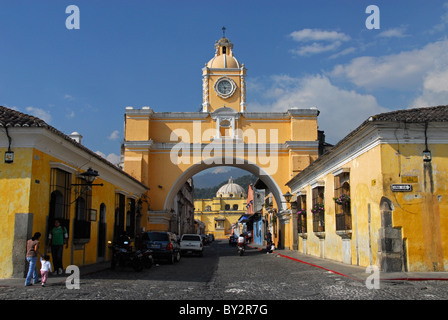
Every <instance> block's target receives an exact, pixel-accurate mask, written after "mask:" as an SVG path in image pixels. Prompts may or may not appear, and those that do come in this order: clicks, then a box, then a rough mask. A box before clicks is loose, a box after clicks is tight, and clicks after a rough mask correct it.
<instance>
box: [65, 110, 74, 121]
mask: <svg viewBox="0 0 448 320" xmlns="http://www.w3.org/2000/svg"><path fill="white" fill-rule="evenodd" d="M74 117H75V111H73V110H71V111H70V112H69V113H68V114H67V118H69V119H73V118H74Z"/></svg>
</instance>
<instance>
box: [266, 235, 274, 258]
mask: <svg viewBox="0 0 448 320" xmlns="http://www.w3.org/2000/svg"><path fill="white" fill-rule="evenodd" d="M272 245H273V243H272V234H271V231H269V230H268V233H266V251H267V253H271V252H272Z"/></svg>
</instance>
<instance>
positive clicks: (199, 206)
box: [194, 177, 247, 239]
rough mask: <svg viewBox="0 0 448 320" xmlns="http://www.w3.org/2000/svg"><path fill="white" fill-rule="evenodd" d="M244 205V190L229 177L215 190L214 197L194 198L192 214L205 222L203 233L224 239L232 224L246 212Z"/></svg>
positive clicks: (245, 196)
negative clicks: (225, 182)
mask: <svg viewBox="0 0 448 320" xmlns="http://www.w3.org/2000/svg"><path fill="white" fill-rule="evenodd" d="M246 205H247V194H246V191H245V190H244V188H243V187H241V186H240V185H238V184H236V183H234V182H233V179H232V177H230V179H229V182H228V183H227V184H225V185H223V186H222V187H221V188H219V190H218V192H216V197H214V198H212V199H196V200H194V208H195V211H194V216H195V219H198V220H199V221H201V222H203V223H204V224H205V233H207V234H209V233H212V234H213V235H214V236H215V238H216V239H224V238H227V237H228V236H229V235H230V233H231V229H232V225H235V224H237V223H238V219H239V218H240V217H241V215H243V214H245V213H246Z"/></svg>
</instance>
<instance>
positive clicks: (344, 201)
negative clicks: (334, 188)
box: [333, 194, 350, 205]
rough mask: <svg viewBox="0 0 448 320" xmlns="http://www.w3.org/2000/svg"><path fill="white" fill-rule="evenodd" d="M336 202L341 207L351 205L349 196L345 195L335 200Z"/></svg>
mask: <svg viewBox="0 0 448 320" xmlns="http://www.w3.org/2000/svg"><path fill="white" fill-rule="evenodd" d="M333 200H334V202H336V203H337V204H340V205H347V204H350V196H349V195H348V194H343V195H341V196H339V197H337V198H333Z"/></svg>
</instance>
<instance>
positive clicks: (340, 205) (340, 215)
mask: <svg viewBox="0 0 448 320" xmlns="http://www.w3.org/2000/svg"><path fill="white" fill-rule="evenodd" d="M334 186H335V189H334V196H335V214H336V231H347V230H351V229H352V215H351V209H350V173H349V172H343V173H341V174H339V175H337V176H335V177H334Z"/></svg>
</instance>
